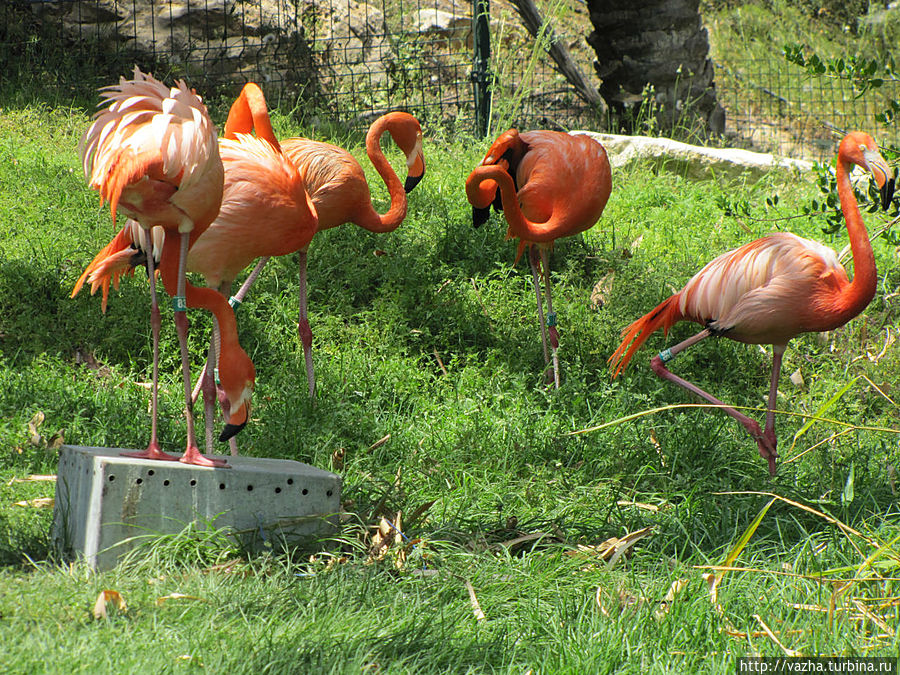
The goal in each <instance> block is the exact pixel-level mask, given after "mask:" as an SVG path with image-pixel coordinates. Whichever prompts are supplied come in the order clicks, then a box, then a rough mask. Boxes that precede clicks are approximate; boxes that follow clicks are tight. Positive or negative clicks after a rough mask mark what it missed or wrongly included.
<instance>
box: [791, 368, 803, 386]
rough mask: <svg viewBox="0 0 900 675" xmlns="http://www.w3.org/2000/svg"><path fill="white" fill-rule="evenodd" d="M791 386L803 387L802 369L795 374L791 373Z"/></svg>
mask: <svg viewBox="0 0 900 675" xmlns="http://www.w3.org/2000/svg"><path fill="white" fill-rule="evenodd" d="M791 384H793V385H794V386H795V387H798V388H802V387H803V384H804V382H803V373H801V372H800V369H799V368H797V370H795V371H794V372H793V373H791Z"/></svg>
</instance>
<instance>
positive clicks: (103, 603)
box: [93, 590, 128, 619]
mask: <svg viewBox="0 0 900 675" xmlns="http://www.w3.org/2000/svg"><path fill="white" fill-rule="evenodd" d="M109 603H113V606H114V607H115V608H116V609H117V610H118V611H120V612H127V611H128V606H127V605H126V604H125V598H123V597H122V594H121V593H119V591H113V590H105V591H100V595H98V596H97V601H96V602H95V603H94V611H93V614H94V618H95V619H106V618H108V614H107V605H108V604H109Z"/></svg>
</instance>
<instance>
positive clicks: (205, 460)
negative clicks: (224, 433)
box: [175, 232, 228, 467]
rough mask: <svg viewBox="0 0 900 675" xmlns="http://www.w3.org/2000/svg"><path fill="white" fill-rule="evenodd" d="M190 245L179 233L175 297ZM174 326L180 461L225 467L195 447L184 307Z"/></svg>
mask: <svg viewBox="0 0 900 675" xmlns="http://www.w3.org/2000/svg"><path fill="white" fill-rule="evenodd" d="M189 245H190V232H184V233H182V235H181V252H180V258H179V261H178V290H177V292H176V298H179V299H183V298H184V297H185V288H186V285H187V283H186V278H185V270H186V267H187V252H188V247H189ZM175 328H176V329H177V331H178V343H179V346H180V348H181V373H182V380H183V381H184V413H185V418H186V420H187V447H186V449H185V451H184V455H182V457H181V459H180V460H179V461H180V462H182V463H184V464H196V465H198V466H216V467H227V466H228V464H227V462H225V461H224V460H220V459H212V458H210V457H206V456H204V455H203V454H201V453H200V448H198V447H197V436H196V433H195V432H194V415H193V411H192V408H193V405H192V404H191V364H190V356H189V354H188V344H187V336H188V318H187V311H186V308H185V309H178V308H176V311H175Z"/></svg>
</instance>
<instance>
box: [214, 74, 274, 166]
mask: <svg viewBox="0 0 900 675" xmlns="http://www.w3.org/2000/svg"><path fill="white" fill-rule="evenodd" d="M252 131H256V136H257V138H262V139H263V140H265V141H268V142H269V143H271V145H272V147H274V148H275V149H276V150H277V151H278V152H281V145H280V144H279V143H278V139H277V138H276V137H275V131H274V129H272V120H271V119H269V108H268V106H267V105H266V97H265V96H264V95H263V93H262V89H260V88H259V86H257V85H256V84H254V83H253V82H248V83H247V84H245V85H244V88H243V89H241V94H240V96H238V97H237V99H236V100H235V102H234V103H232V104H231V110H229V111H228V120H227V121H226V122H225V138H227V139H229V140H237V134H249V133H251V132H252Z"/></svg>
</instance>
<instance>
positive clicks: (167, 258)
mask: <svg viewBox="0 0 900 675" xmlns="http://www.w3.org/2000/svg"><path fill="white" fill-rule="evenodd" d="M179 253H180V250H179V244H178V237H176V236H168V237H166V240H165V242H164V243H163V251H162V255H161V256H160V262H159V274H160V277H161V278H162V282H163V286H165V289H166V292H167V293H168V294H169V295H171V296H174V295H175V292H176V288H177V287H178V256H179ZM184 294H185V300H186V301H187V306H188V307H200V308H202V309H206V310H209V311H210V312H212V314H213V316H215V317H216V321H217V322H218V324H219V332H220V333H221V338H222V343H221V345H222V350H223V351H226V352H227V351H229V350H232V349H234V348H238V349H240V344H239V342H238V332H237V321H236V320H235V318H234V311H233V310H232V309H231V306H230V305H229V304H228V301H227V300H226V299H225V296H224V295H222V294H221V293H219V292H218V291H215V290H213V289H212V288H206V287H204V286H194V285H193V284H192V283H190V282H189V281H187V282H186V283H185V292H184Z"/></svg>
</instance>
